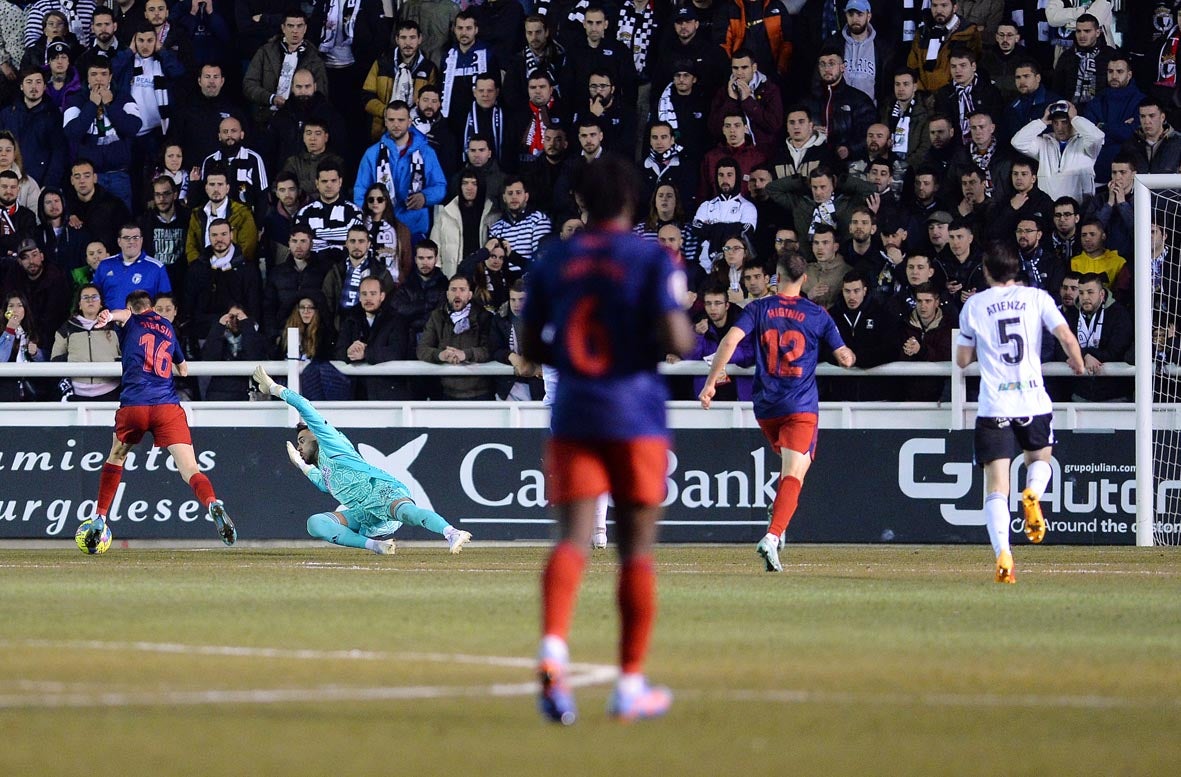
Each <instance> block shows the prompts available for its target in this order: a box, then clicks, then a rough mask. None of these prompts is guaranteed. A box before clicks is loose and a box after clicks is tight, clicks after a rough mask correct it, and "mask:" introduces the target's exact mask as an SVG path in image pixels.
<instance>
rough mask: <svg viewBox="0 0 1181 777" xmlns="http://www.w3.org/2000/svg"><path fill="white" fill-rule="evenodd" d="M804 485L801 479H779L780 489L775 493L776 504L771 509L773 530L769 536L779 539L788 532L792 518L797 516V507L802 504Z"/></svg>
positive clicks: (789, 476) (769, 531)
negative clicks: (801, 492) (801, 495)
mask: <svg viewBox="0 0 1181 777" xmlns="http://www.w3.org/2000/svg"><path fill="white" fill-rule="evenodd" d="M803 487H804V484H803V483H802V482H801V481H800V479H799V478H795V477H792V476H791V475H787V476H785V477H782V478H780V479H779V488H778V489H776V491H775V504H774V505H773V506H772V508H771V528H769V529H767V533H768V534H773V535H775V536H776V537H778V536H779V535H780V534H783V532H785V531H786V530H787V525H788V524H789V523H791V517H792V516H793V515H795V512H796V507H797V506H798V505H799V503H800V489H801V488H803Z"/></svg>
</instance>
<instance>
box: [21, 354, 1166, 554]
mask: <svg viewBox="0 0 1181 777" xmlns="http://www.w3.org/2000/svg"><path fill="white" fill-rule="evenodd" d="M338 366H339V367H340V368H341V371H342V372H344V373H345V374H348V375H353V376H361V375H432V374H433V375H440V374H444V375H445V374H487V375H504V374H511V368H509V367H507V366H505V365H499V364H497V365H491V364H484V365H473V366H466V367H465V366H459V367H454V366H444V365H429V364H424V363H421V362H393V363H386V364H381V365H365V366H354V365H343V364H341V365H338ZM119 367H120V366H119V365H118V364H117V363H110V364H90V363H72V362H50V363H38V364H21V365H15V364H13V365H8V364H4V365H0V379H3V378H6V377H13V376H16V375H20V376H23V377H28V376H36V377H48V376H62V375H69V376H75V377H81V376H96V375H101V376H118V375H119V374H120V370H119ZM254 367H255V363H252V362H251V363H244V362H198V361H193V362H190V375H193V376H201V375H249V374H250V373H251V372H252V371H253V369H254ZM267 368H268V371H270V372H271V374H272V375H274V376H275V377H276V378H277V379H279V376H280V375H286V377H287V382H288V383H289V384H292V385H293V384H295V383H297V380H298V370H299V364H298V362H295V361H293V360H292V361H286V362H283V361H278V362H268V363H267ZM661 369H662V372H665V373H667V374H672V375H701V374H704V373H705V370H706V369H707V367H706V365H705V364H704V363H701V362H697V363H688V362H680V363H677V364H672V365H662V368H661ZM1106 371H1107V373H1108V375H1109V376H1111V377H1129V376H1131V375H1132V374H1133V368H1132V367H1130V366H1128V365H1112V364H1109V365H1107V367H1106ZM745 372H748V371H746V370H739V369H735V370H733V371H732V373H733V374H743V373H745ZM975 372H976V370H975V366H974V365H973V366H972V367H969V368H968V369H966V370H959V369H957V368H955V367H954V366H953V365H952V364H951V363H935V364H931V363H926V364H914V363H895V364H888V365H883V366H881V367H876V368H873V369H871V370H852V371H846V370H841V369H839V368H836V367H831V366H829V365H822V366H821V367H820V369H819V374H821V375H822V376H838V375H839V376H841V377H845V378H852V377H858V376H880V377H906V376H933V375H934V376H945V377H948V378H950V379H951V380H952V392H951V395H952V401H951V402H949V403H934V402H910V403H885V402H865V403H822V404H821V412H820V422H821V427H822V428H823V429H824V432H823V433H822V434H821V437H820V444H819V450H818V459H817V464H816V466H815V467H813V468H812V471H811V472H810V473H809V476H808V487H807V488H805V489H804V493H803V495H802V497H801V505H800V511H799V513H798V514H797V517H796V518H795V520H793V522H792V524H791V527H790V528H789V538H790V539H791V540H792V541H795V542H916V543H936V542H970V543H979V542H984V541H986V533H985V531H984V528H983V518H982V511H981V507H982V504H983V493H982V488H983V483H982V480H983V478H982V476H981V472H980V470H979V469H978V468H975V467H973V466H972V463H971V461H972V432H971V431H970V430H971V427H972V423H973V420H974V412H975V404H974V403H972V402H968V401H966V396H967V383H966V380H967V378H969V377H971V376H972V375H973V374H974V373H975ZM1045 373H1046V375H1047V376H1050V375H1067V374H1069V373H1068V371H1067V369H1066V366H1065V365H1062V364H1048V365H1046V368H1045ZM318 406H319V407H321V409H322V411H323V412H324V414H325V416H326V417H327V418H328V420H329V421H330V422H332V423H333V424H335V425H336V426H338V427H339V428H341V429H342V430H343V431H345V432H346V433H347V434H348V435H349V437H350V439H352V440H353V442H354V443H356V444H357V446H358V450H359V451H360V453H361V454H362V456H364V457H365V458H366V460H368V461H369V462H370V463H372V464H374V465H375V466H378V467H381V468H382V469H386V470H388V471H390V472H391V473H393V474H394V475H395V476H397V477H399V478H400V479H402V480H403V481H404V482H406V483H407V484H408V485H409V486H410V487H411V490H412V491H413V493H414V495H415V498H416V500H417V501H419V502H420V503H423V504H430V505H431V506H432V507H433V508H434V509H435V510H437V511H439V512H440V513H442V514H443V515H445V516H448V517H449V518H452V519H453V520H454V521H455V522H457V523H458V524H460V525H463V526H465V527H466V528H468V529H469V530H471V531H472V532H473V534H475V535H476V537H477V539H488V540H491V539H498V540H506V539H544V538H547V537H549V536H550V532H551V530H552V521H551V519H550V517H549V515H548V514H547V512H546V502H545V477H544V474H543V466H542V451H543V447H544V442H545V431H544V430H545V428H546V426H547V424H548V417H549V412H548V410H547V409H546V408H545V407H544V406H543V405H542V404H541V403H539V402H522V403H509V402H328V403H320V404H319V405H318ZM115 408H116V406H115V404H114V403H97V402H70V403H62V402H46V403H24V404H8V405H0V539H7V538H39V539H45V538H53V537H63V538H64V537H69V536H70V535H72V534H73V531H74V529H75V528H76V527H77V524H78V522H79V521H81V520H83V519H85V518H87V517H89V515H90V512H91V510H92V509H93V498H94V493H95V491H96V489H97V483H98V470H99V469H101V467H102V462H103V460H104V459H105V457H106V454H107V452H108V450H109V448H110V439H111V437H110V435H111V432H110V429H111V427H112V425H113V421H114V412H115ZM185 408H186V411H187V413H188V414H189V418H190V422H191V424H192V425H193V427H194V442H195V444H196V446H197V449H198V454H199V462H200V464H201V467H202V469H203V471H205V472H207V473H208V474H209V476H210V478H211V480H212V481H213V483H214V484H215V486H216V488H217V490H218V495H219V496H220V497H222V498H223V499H225V501H226V503H227V505H229V506H230V507H231V509H232V510H233V514H234V515H235V519H236V521H237V523H238V528H239V532H240V536H241V537H243V538H244V539H297V538H304V537H306V534H305V532H304V521H305V519H306V517H307V515H309V514H311V513H312V512H318V511H321V510H325V509H331V508H332V507H334V502H333V501H332V500H331V498H330V497H329V496H327V495H320V494H318V493H313V492H314V487H313V486H312V485H311V484H310V483H308V482H306V480H305V479H304V478H303V477H302V476H300V475H299V473H298V472H296V471H295V470H294V469H293V468H292V467H291V466H290V464H289V463H288V462H287V457H286V454H285V451H284V442H285V441H286V440H288V439H291V437H292V433H291V428H290V427H291V426H292V424H293V423H294V420H295V419H294V415H293V412H292V411H290V410H289V409H288V408H287V407H286V405H285V404H284V403H281V402H277V401H261V402H192V403H185ZM1173 412H1175V411H1173ZM669 421H670V426H671V427H672V428H673V430H674V432H673V433H674V453H673V454H672V455H671V456H670V458H669V471H668V486H669V496H668V512H667V519H666V521H665V523H664V526H663V529H662V536H663V537H664V538H665V539H666V540H669V541H674V542H753V541H755V540H757V539H758V538H759V537H760V536H761V535H762V533H763V532H764V530H765V526H766V523H767V509H768V506H769V505H770V503H771V501H772V500H773V498H774V485H775V479H776V477H777V473H778V461H777V460H776V459H775V457H774V455H773V453H772V452H771V450H770V448H769V447H768V446H767V445H766V443H765V441H764V440H763V437H762V435H761V433H760V432H759V431H758V427H757V424H756V422H755V420H754V417H753V413H752V412H751V408H750V406H749V404H746V403H719V404H718V405H716V406H715V408H714V409H712V410H710V411H704V410H701V409H700V407H698V406H697V404H696V403H695V402H671V403H669ZM1134 423H1135V413H1134V405H1132V404H1131V403H1113V404H1074V403H1071V404H1063V405H1056V406H1055V428H1056V430H1057V431H1058V437H1059V444H1058V445H1057V446H1056V447H1055V458H1054V461H1053V463H1052V467H1053V470H1054V477H1053V480H1052V484H1051V488H1050V490H1049V491H1048V492H1047V497H1046V498H1047V500H1048V504H1047V511H1048V513H1049V521H1050V530H1051V532H1052V533H1053V535H1052V536H1053V537H1054V541H1055V542H1059V543H1088V544H1090V543H1095V544H1132V543H1134V541H1135V466H1134V465H1133V462H1134V455H1133V454H1134V443H1135V434H1134V432H1133V431H1132V430H1133V429H1134ZM1016 470H1017V465H1015V466H1014V472H1015V473H1016ZM1018 498H1019V495H1018V494H1015V495H1014V497H1013V503H1012V505H1011V507H1012V508H1013V510H1014V515H1019V511H1018V510H1017V500H1018ZM111 522H112V527H113V530H114V532H115V534H116V537H117V538H119V539H147V538H159V539H206V540H211V539H213V538H214V534H213V529H212V526H211V525H209V526H207V525H205V524H207V523H208V520H207V518H206V517H205V515H204V513H203V511H201V510H200V509H199V506H198V504H197V502H196V501H195V499H193V497H192V494H191V492H190V491H189V490H188V488H187V487H185V486H184V485H183V484H182V483H181V482H180V479H179V476H177V475H176V474H175V469H174V466H173V465H172V462H171V459H170V458H169V457H168V456H167V455H166V454H165V453H164V452H162V451H160V450H158V449H153V448H148V447H147V446H141V447H140V448H139V449H137V450H136V451H135V452H134V453H133V454H132V457H131V458H130V459H129V461H128V466H127V474H126V476H125V477H124V479H123V483H122V484H121V485H120V488H119V493H118V495H117V497H116V500H115V503H114V506H113V509H112V514H111ZM1013 528H1014V531H1015V532H1016V533H1018V534H1020V531H1021V527H1020V519H1019V518H1015V520H1014V527H1013ZM400 536H403V537H404V538H407V539H426V538H427V535H425V534H423V533H421V532H419V531H416V530H412V529H403V530H402V532H401V533H400Z"/></svg>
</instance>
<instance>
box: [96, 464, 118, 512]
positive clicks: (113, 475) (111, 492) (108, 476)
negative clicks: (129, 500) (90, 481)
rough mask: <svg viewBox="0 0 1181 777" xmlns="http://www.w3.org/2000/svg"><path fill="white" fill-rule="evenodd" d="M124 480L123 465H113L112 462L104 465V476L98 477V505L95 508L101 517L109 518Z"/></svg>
mask: <svg viewBox="0 0 1181 777" xmlns="http://www.w3.org/2000/svg"><path fill="white" fill-rule="evenodd" d="M122 478H123V465H122V464H111V463H110V462H106V463H104V464H103V469H102V474H100V475H99V476H98V504H97V505H96V506H95V508H94V512H95V514H96V515H98V516H99V517H101V518H104V519H105V518H106V517H107V513H108V512H109V511H110V509H111V502H113V501H114V500H115V492H116V491H118V490H119V481H120V480H121V479H122Z"/></svg>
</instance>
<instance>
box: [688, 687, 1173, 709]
mask: <svg viewBox="0 0 1181 777" xmlns="http://www.w3.org/2000/svg"><path fill="white" fill-rule="evenodd" d="M674 694H675V695H676V696H677V697H678V698H680V699H682V700H687V699H701V700H723V701H740V702H764V703H773V704H874V705H883V706H899V707H902V706H920V707H978V708H985V707H1024V708H1029V709H1045V708H1058V709H1089V710H1107V709H1135V708H1150V709H1159V708H1160V707H1162V706H1166V707H1181V699H1177V698H1173V699H1160V698H1156V699H1128V698H1124V697H1120V696H1098V695H1083V696H1072V695H1070V694H1055V695H1039V694H1012V695H1006V694H998V693H858V692H842V691H806V690H792V689H782V690H770V691H757V690H731V691H718V692H713V691H700V690H682V691H674Z"/></svg>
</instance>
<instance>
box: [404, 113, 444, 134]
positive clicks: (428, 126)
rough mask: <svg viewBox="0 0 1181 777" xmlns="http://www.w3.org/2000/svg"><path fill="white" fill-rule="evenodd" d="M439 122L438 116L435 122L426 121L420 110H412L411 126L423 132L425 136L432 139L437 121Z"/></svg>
mask: <svg viewBox="0 0 1181 777" xmlns="http://www.w3.org/2000/svg"><path fill="white" fill-rule="evenodd" d="M438 120H439V116H438V114H436V115H435V120H434V121H431V120H430V119H424V118H423V117H422V114H420V113H419V112H418V108H411V109H410V126H411V127H414V129H416V130H418V131H419V132H421V133H422V134H423V135H426V136H427V137H430V134H431V130H433V129H434V128H435V121H438Z"/></svg>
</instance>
